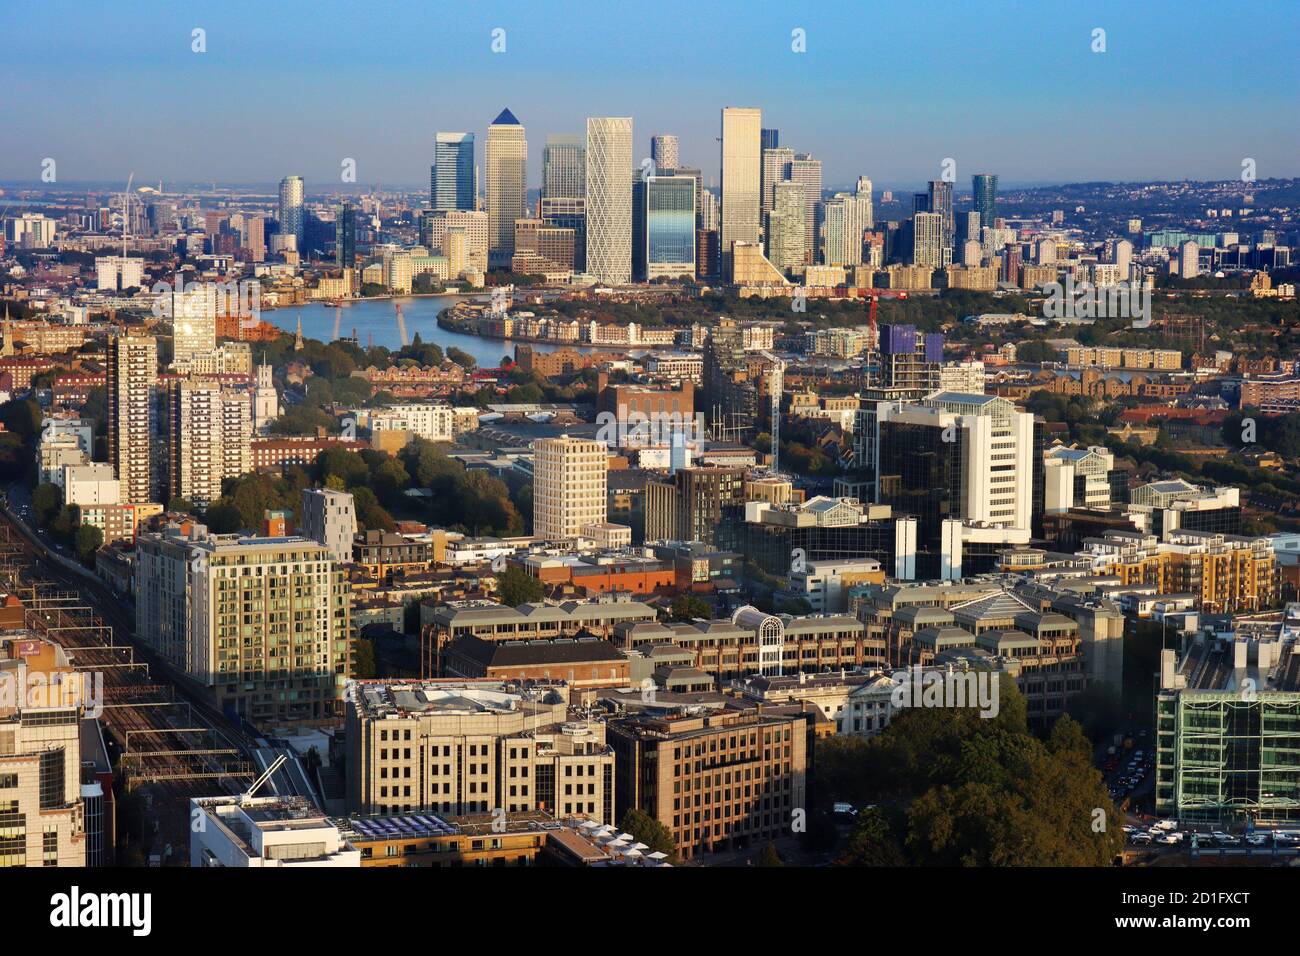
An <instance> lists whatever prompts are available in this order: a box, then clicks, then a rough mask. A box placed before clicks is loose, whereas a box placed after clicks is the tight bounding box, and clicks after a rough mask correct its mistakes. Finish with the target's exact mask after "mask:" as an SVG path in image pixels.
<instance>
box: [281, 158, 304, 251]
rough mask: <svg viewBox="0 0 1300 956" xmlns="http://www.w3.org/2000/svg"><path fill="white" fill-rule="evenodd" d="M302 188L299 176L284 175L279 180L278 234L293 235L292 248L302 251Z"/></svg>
mask: <svg viewBox="0 0 1300 956" xmlns="http://www.w3.org/2000/svg"><path fill="white" fill-rule="evenodd" d="M303 195H304V188H303V182H302V177H301V176H285V177H284V179H282V180H280V210H279V214H278V218H279V220H280V234H281V235H284V236H293V238H294V243H295V245H294V248H296V249H297V250H298V251H300V252H301V251H302V239H303V210H302V202H303Z"/></svg>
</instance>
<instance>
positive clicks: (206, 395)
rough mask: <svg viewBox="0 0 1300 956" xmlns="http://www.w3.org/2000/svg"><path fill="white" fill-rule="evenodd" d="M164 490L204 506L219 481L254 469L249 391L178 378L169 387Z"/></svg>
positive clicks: (215, 492)
mask: <svg viewBox="0 0 1300 956" xmlns="http://www.w3.org/2000/svg"><path fill="white" fill-rule="evenodd" d="M167 406H168V420H167V429H168V434H167V489H168V490H167V495H168V498H169V499H170V498H184V499H185V500H187V501H189V502H191V503H193V504H195V505H198V506H199V507H204V506H206V505H208V504H211V503H212V502H214V501H216V500H217V499H218V498H220V497H221V482H222V480H223V479H225V478H238V477H239V476H240V475H242V474H244V473H246V472H250V471H252V470H253V464H252V458H253V453H252V438H253V414H252V413H253V409H252V406H251V405H250V404H249V401H248V397H247V396H246V395H243V394H241V393H240V392H238V391H236V390H234V389H229V388H222V386H221V383H220V382H218V381H215V380H205V379H183V380H181V381H174V382H172V383H171V387H170V388H169V389H168V401H167Z"/></svg>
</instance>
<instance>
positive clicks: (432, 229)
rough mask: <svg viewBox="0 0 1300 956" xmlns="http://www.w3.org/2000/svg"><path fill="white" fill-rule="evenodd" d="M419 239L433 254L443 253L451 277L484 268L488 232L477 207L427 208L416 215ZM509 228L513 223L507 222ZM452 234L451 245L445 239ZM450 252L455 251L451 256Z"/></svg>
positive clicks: (489, 233) (489, 231) (485, 270)
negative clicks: (417, 216)
mask: <svg viewBox="0 0 1300 956" xmlns="http://www.w3.org/2000/svg"><path fill="white" fill-rule="evenodd" d="M420 224H421V230H420V241H421V244H423V245H424V246H426V247H427V248H428V249H429V250H430V251H431V252H433V253H434V254H435V255H443V256H446V257H447V273H448V276H449V277H450V278H452V279H456V278H459V277H460V275H461V274H462V273H463V272H467V271H470V272H487V270H488V246H489V242H490V236H491V228H490V226H489V221H488V214H487V213H485V212H482V211H481V210H462V209H447V210H441V209H437V210H431V211H427V212H424V213H422V214H421V216H420ZM510 227H511V230H512V231H513V229H514V223H513V222H512V223H511V224H510ZM453 234H454V236H455V237H456V239H455V246H456V248H455V249H453V248H452V245H453V242H452V241H451V240H449V239H448V237H449V235H453ZM453 253H455V255H454V256H453Z"/></svg>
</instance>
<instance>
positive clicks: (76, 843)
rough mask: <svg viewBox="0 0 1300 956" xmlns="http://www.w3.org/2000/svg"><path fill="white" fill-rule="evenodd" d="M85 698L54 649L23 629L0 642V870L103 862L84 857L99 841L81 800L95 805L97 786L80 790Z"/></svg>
mask: <svg viewBox="0 0 1300 956" xmlns="http://www.w3.org/2000/svg"><path fill="white" fill-rule="evenodd" d="M19 610H20V611H21V608H19ZM93 693H94V689H93V685H92V682H91V674H90V673H79V672H78V671H77V669H76V668H75V667H74V665H73V662H72V661H71V660H70V659H69V658H68V656H67V654H66V653H64V650H63V648H62V647H60V646H58V645H57V644H54V643H53V642H51V641H45V640H41V639H38V638H34V637H33V636H32V635H31V634H30V633H29V632H27V631H11V632H9V633H6V634H5V635H4V636H3V637H0V869H4V868H6V867H37V866H40V867H44V866H62V867H82V866H92V865H103V863H104V862H105V861H104V860H103V859H102V858H101V859H97V860H96V859H93V858H92V856H91V852H90V850H91V846H90V845H91V842H92V840H96V839H102V835H101V834H100V833H99V832H98V831H97V830H96V829H95V828H94V827H93V826H92V820H91V818H90V809H91V808H90V803H89V801H91V800H97V801H99V802H101V803H102V800H103V795H102V789H99V788H100V787H101V785H100V784H98V783H95V784H92V785H89V786H83V785H82V762H81V761H82V753H81V739H82V726H83V723H86V724H89V725H90V729H91V731H92V733H93V732H94V723H95V721H94V718H93V717H91V718H88V717H87V710H88V709H89V708H90V707H92V706H94V704H95V701H94V700H93ZM100 703H102V701H100ZM110 835H111V834H110Z"/></svg>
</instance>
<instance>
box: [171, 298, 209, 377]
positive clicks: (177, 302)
mask: <svg viewBox="0 0 1300 956" xmlns="http://www.w3.org/2000/svg"><path fill="white" fill-rule="evenodd" d="M218 291H219V290H218V287H217V285H215V284H214V283H210V282H195V283H191V284H190V285H189V287H188V288H185V289H183V290H180V291H173V292H172V293H171V296H170V304H169V306H168V308H169V309H170V311H171V317H172V365H173V366H174V367H175V368H176V369H177V370H178V371H182V372H187V371H189V369H190V366H191V364H192V363H193V362H194V360H195V359H196V358H198V357H200V356H206V355H211V354H212V353H213V352H215V351H216V348H217V305H218V302H217V300H218V297H219V296H218Z"/></svg>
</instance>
